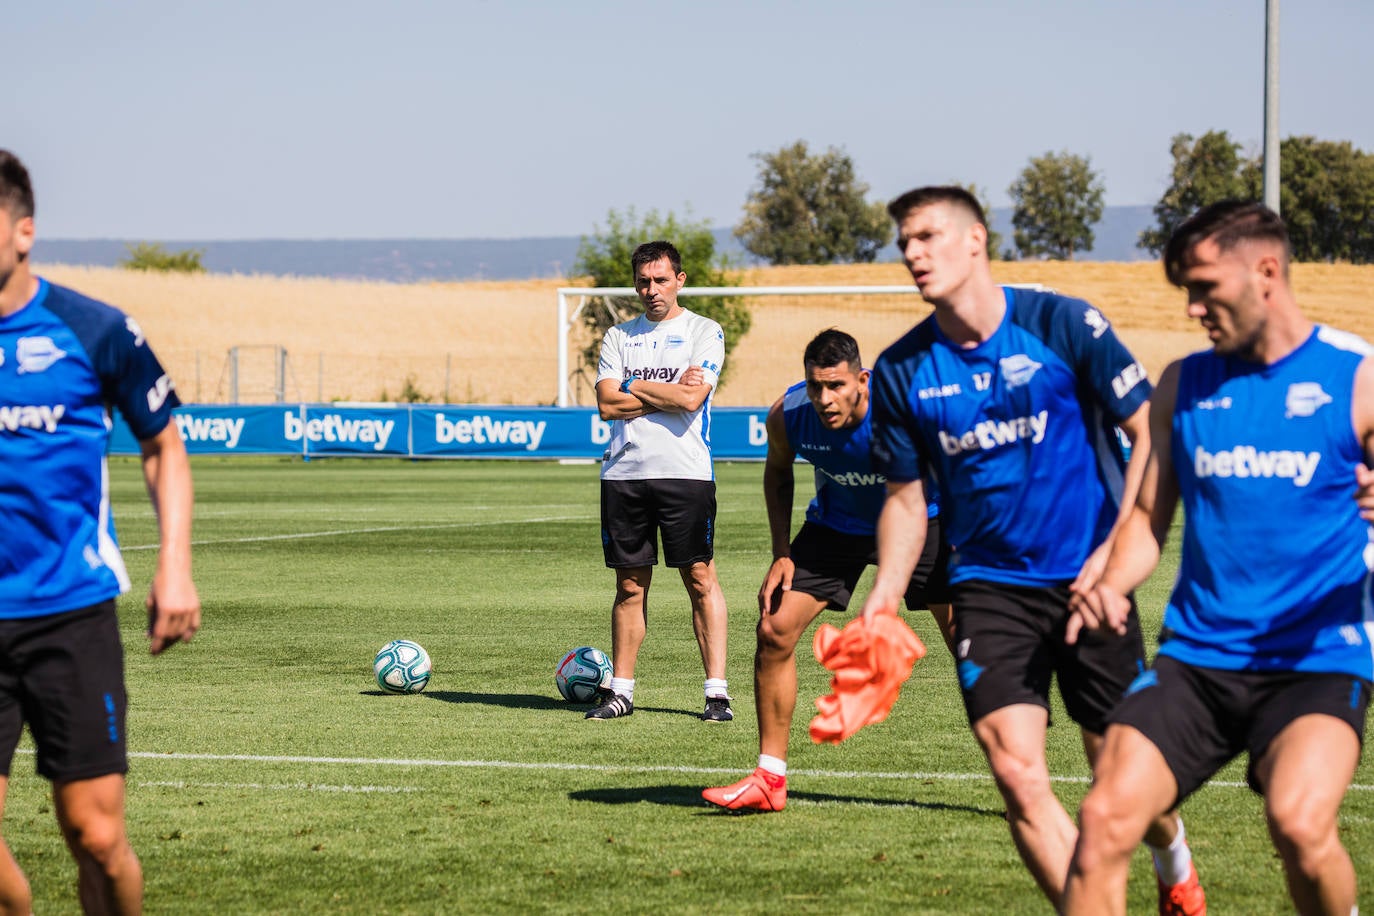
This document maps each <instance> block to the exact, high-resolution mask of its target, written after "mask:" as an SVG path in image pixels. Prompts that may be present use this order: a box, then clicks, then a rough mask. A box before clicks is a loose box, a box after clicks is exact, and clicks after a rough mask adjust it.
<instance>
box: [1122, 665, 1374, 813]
mask: <svg viewBox="0 0 1374 916" xmlns="http://www.w3.org/2000/svg"><path fill="white" fill-rule="evenodd" d="M1369 690H1370V684H1369V682H1368V681H1366V680H1364V679H1363V678H1358V677H1355V676H1353V675H1349V674H1330V673H1323V672H1311V671H1225V670H1220V669H1217V668H1199V667H1197V666H1196V665H1188V664H1185V663H1183V662H1180V661H1178V660H1177V659H1173V658H1169V657H1168V656H1167V655H1161V656H1159V657H1157V658H1156V659H1155V663H1154V667H1152V668H1151V669H1150V670H1149V671H1147V672H1146V673H1144V674H1142V675H1141V676H1140V677H1138V678H1136V680H1135V683H1133V684H1132V685H1131V687H1130V690H1129V691H1128V693H1127V695H1126V698H1125V699H1123V700H1122V701H1121V704H1120V705H1119V706H1118V707H1117V708H1116V711H1115V712H1113V713H1112V715H1111V720H1110V721H1111V723H1112V724H1114V725H1115V724H1121V725H1129V726H1131V727H1132V728H1135V729H1138V730H1139V731H1140V732H1141V734H1143V735H1144V736H1145V737H1146V738H1148V739H1150V742H1151V743H1152V744H1153V745H1154V746H1155V747H1157V748H1159V751H1160V753H1161V754H1163V755H1164V761H1165V762H1166V763H1167V764H1168V765H1169V769H1170V771H1171V772H1173V774H1174V780H1175V781H1176V782H1177V783H1178V799H1177V801H1179V802H1181V801H1183V799H1185V798H1187V797H1188V796H1189V795H1191V794H1192V793H1193V792H1195V791H1196V790H1197V789H1198V788H1199V787H1200V786H1201V785H1202V784H1203V783H1205V782H1206V781H1207V780H1208V779H1210V778H1211V777H1212V774H1214V773H1216V771H1217V770H1219V769H1221V768H1222V767H1223V766H1225V765H1226V764H1227V763H1229V762H1230V761H1231V760H1232V759H1233V758H1234V757H1236V756H1237V755H1238V754H1240V752H1241V751H1247V752H1248V753H1249V755H1250V764H1249V766H1248V767H1247V768H1246V773H1245V778H1246V781H1247V782H1249V784H1250V788H1252V789H1254V790H1255V791H1256V792H1259V793H1261V794H1263V792H1264V787H1263V786H1261V785H1260V784H1259V781H1258V779H1257V777H1256V775H1255V764H1256V763H1257V762H1258V761H1259V760H1260V759H1261V758H1262V757H1263V756H1264V752H1265V751H1266V750H1268V748H1269V744H1270V742H1272V741H1273V740H1274V739H1275V738H1276V737H1278V734H1279V732H1281V731H1283V730H1284V729H1285V728H1286V727H1288V725H1289V723H1291V722H1293V720H1295V719H1297V718H1299V717H1301V716H1306V715H1311V714H1313V713H1317V714H1321V715H1327V716H1334V717H1335V718H1337V719H1340V720H1341V721H1342V722H1345V723H1346V724H1347V725H1349V726H1350V727H1351V728H1352V729H1354V730H1355V736H1356V738H1358V739H1360V740H1361V743H1362V744H1363V738H1364V720H1365V712H1366V711H1367V710H1368V708H1369Z"/></svg>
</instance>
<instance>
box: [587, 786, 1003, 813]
mask: <svg viewBox="0 0 1374 916" xmlns="http://www.w3.org/2000/svg"><path fill="white" fill-rule="evenodd" d="M701 790H702V787H701V786H640V787H638V788H631V789H581V790H579V791H577V792H569V793H568V798H570V799H572V800H573V801H587V802H595V803H597V804H600V805H633V804H636V803H639V802H648V803H650V804H654V805H671V806H674V807H679V808H702V809H705V810H704V811H703V812H702V813H704V814H717V813H719V814H722V815H725V814H735V813H739V812H733V811H723V810H721V809H719V808H715V807H712V806H710V805H708V804H707V803H706V800H705V799H703V798H702V797H701ZM787 800H788V801H789V802H793V803H795V802H803V803H810V804H820V805H862V806H863V807H866V808H910V809H912V810H913V811H953V812H959V813H962V814H976V815H979V816H981V817H995V818H998V819H999V820H1001V819H1004V818H1005V817H1006V811H1005V810H1004V809H1001V808H978V807H974V806H973V805H951V804H947V803H945V802H923V801H914V800H911V799H899V798H865V797H863V796H860V795H833V794H830V793H828V792H794V791H789V792H788V793H787ZM743 813H748V812H743Z"/></svg>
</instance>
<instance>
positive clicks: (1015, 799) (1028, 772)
mask: <svg viewBox="0 0 1374 916" xmlns="http://www.w3.org/2000/svg"><path fill="white" fill-rule="evenodd" d="M988 766H989V768H990V769H991V770H992V777H993V779H994V780H996V782H997V788H998V789H999V790H1000V791H1001V793H1002V798H1003V799H1004V800H1005V801H1006V803H1007V816H1008V817H1010V818H1017V817H1020V816H1021V815H1022V814H1023V813H1024V812H1026V811H1029V810H1031V809H1034V808H1035V807H1037V806H1038V805H1040V804H1041V803H1043V802H1044V801H1045V799H1046V798H1048V797H1053V794H1054V793H1053V790H1052V789H1051V787H1050V774H1049V770H1048V768H1047V767H1046V765H1045V761H1044V760H1043V759H1033V758H1029V757H1023V756H1021V755H1018V754H1015V753H1012V752H1008V751H1000V752H992V753H989V755H988Z"/></svg>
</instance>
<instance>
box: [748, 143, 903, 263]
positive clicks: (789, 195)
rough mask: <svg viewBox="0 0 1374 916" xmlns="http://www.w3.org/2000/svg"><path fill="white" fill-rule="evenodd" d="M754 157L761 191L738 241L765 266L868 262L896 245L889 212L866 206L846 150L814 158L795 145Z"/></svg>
mask: <svg viewBox="0 0 1374 916" xmlns="http://www.w3.org/2000/svg"><path fill="white" fill-rule="evenodd" d="M754 158H755V159H757V160H758V161H759V174H758V185H757V186H756V187H755V188H754V190H752V191H750V192H749V199H748V200H747V201H745V204H744V218H743V219H742V220H740V223H739V225H738V226H736V227H735V237H736V238H738V239H739V240H740V242H741V243H743V245H744V247H745V248H746V249H747V250H748V251H750V252H751V253H753V254H755V255H757V256H758V257H760V258H763V259H764V260H765V261H767V262H768V263H770V264H836V263H850V262H861V263H871V262H872V261H873V260H874V259H875V258H877V256H878V252H879V251H881V250H882V248H883V246H884V245H886V244H887V243H888V242H889V241H890V240H891V239H892V221H891V220H890V219H888V216H887V210H886V208H885V207H884V205H883V204H881V203H869V202H867V201H866V200H865V199H864V196H865V195H866V194H867V193H868V185H866V184H864V183H863V182H861V181H859V180H858V178H857V177H856V176H855V174H854V162H853V161H852V160H851V159H850V158H849V156H847V155H846V154H845V153H843V152H842V151H840V150H838V149H835V148H834V147H831V148H830V149H828V150H826V151H825V152H824V153H822V154H820V155H818V156H812V155H811V154H810V153H809V152H808V151H807V147H806V141H804V140H798V141H797V142H796V143H793V144H792V145H791V146H785V147H783V148H782V149H780V150H778V151H777V152H776V153H755V154H754Z"/></svg>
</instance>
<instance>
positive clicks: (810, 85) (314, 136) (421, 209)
mask: <svg viewBox="0 0 1374 916" xmlns="http://www.w3.org/2000/svg"><path fill="white" fill-rule="evenodd" d="M1282 7H1283V9H1282V12H1283V16H1282V28H1281V35H1282V43H1281V50H1280V62H1281V86H1282V110H1281V115H1280V125H1281V133H1282V135H1283V136H1289V135H1292V134H1311V135H1314V136H1317V137H1320V138H1323V139H1329V140H1350V141H1351V142H1353V143H1354V144H1355V145H1356V146H1358V147H1360V148H1361V149H1364V150H1367V151H1371V152H1374V117H1371V114H1370V112H1371V111H1374V103H1371V101H1370V98H1369V92H1370V91H1371V87H1374V53H1371V51H1370V47H1369V42H1370V40H1371V38H1374V2H1371V0H1283V4H1282ZM3 32H4V44H5V54H4V57H5V60H6V62H7V64H8V65H9V66H8V67H7V74H8V79H9V83H10V85H9V90H8V91H7V92H5V93H4V94H3V96H0V145H3V146H5V147H8V148H10V149H12V150H13V151H15V152H17V153H18V154H19V155H20V156H21V157H22V158H24V159H25V161H26V162H27V163H28V165H29V167H30V170H31V171H32V172H33V174H34V179H35V183H36V185H37V193H38V206H39V214H38V216H39V221H38V227H39V233H40V237H48V238H97V237H114V238H136V239H163V240H168V241H175V240H179V239H186V240H190V239H206V240H213V239H238V238H379V237H401V238H512V237H523V236H540V235H580V234H586V233H590V232H592V231H593V230H594V229H595V227H596V226H598V225H600V224H604V221H605V216H606V213H607V211H608V210H609V209H611V208H615V209H625V208H627V207H630V206H635V207H636V208H637V209H639V210H640V211H641V212H642V211H644V210H646V209H649V208H657V209H659V210H660V211H664V210H672V211H675V212H677V213H679V214H681V213H683V212H685V211H686V210H687V208H689V207H690V209H691V212H692V214H693V215H694V216H695V217H696V218H702V219H706V220H708V221H710V222H711V223H712V224H713V225H720V226H729V225H734V224H735V223H736V222H737V221H738V219H739V214H740V207H741V205H742V203H743V202H744V199H745V197H746V196H747V194H748V192H749V190H750V188H751V187H752V186H753V185H754V182H755V178H756V175H757V162H756V161H755V160H754V159H752V158H751V155H752V154H754V153H757V152H761V151H772V150H776V149H778V148H780V147H782V146H784V145H786V144H789V143H791V142H792V141H794V140H798V139H804V140H806V141H807V142H808V143H809V144H810V145H811V146H812V148H813V149H815V150H821V149H824V148H826V147H829V146H837V147H840V148H842V149H843V150H844V151H846V152H847V153H848V154H849V155H850V156H851V157H852V158H853V160H854V162H855V165H856V167H857V169H858V172H859V175H860V177H861V178H862V179H863V180H864V181H866V182H867V183H868V184H869V186H870V188H871V194H872V196H873V197H875V198H881V199H887V198H889V197H891V196H893V195H895V194H897V193H899V192H901V191H903V190H905V189H906V188H908V187H911V186H914V185H917V184H923V183H929V182H945V181H948V180H951V179H954V180H959V181H964V182H969V181H972V182H975V183H977V184H978V185H979V186H980V187H982V188H983V189H984V190H985V191H986V192H987V193H988V194H989V196H990V198H991V200H992V202H993V204H994V205H995V206H1003V205H1005V204H1006V203H1007V194H1006V189H1007V186H1008V185H1010V184H1011V182H1012V181H1013V180H1014V179H1015V177H1016V175H1017V173H1018V172H1019V171H1020V170H1021V169H1022V168H1023V167H1024V166H1025V165H1026V162H1027V160H1028V159H1029V158H1030V157H1031V156H1035V155H1040V154H1042V153H1044V152H1046V151H1049V150H1068V151H1070V152H1073V153H1077V154H1080V155H1087V156H1089V157H1091V161H1092V165H1093V167H1094V169H1096V170H1097V171H1098V172H1100V173H1101V174H1102V177H1103V179H1104V181H1105V183H1106V187H1107V203H1108V204H1152V203H1154V201H1156V200H1157V199H1158V197H1159V195H1160V193H1161V192H1162V191H1163V189H1164V187H1165V186H1166V184H1167V178H1168V170H1169V166H1170V159H1169V155H1168V147H1169V140H1170V137H1171V136H1173V135H1174V134H1176V133H1180V132H1188V133H1193V134H1200V133H1203V132H1205V131H1207V130H1209V129H1214V128H1215V129H1225V130H1227V131H1229V132H1230V134H1231V136H1232V137H1233V138H1234V139H1236V140H1238V141H1239V142H1241V143H1242V144H1244V145H1245V146H1246V148H1247V149H1249V150H1254V151H1257V150H1258V149H1259V146H1260V142H1261V138H1262V133H1263V96H1262V79H1263V62H1264V0H1039V2H1023V0H964V2H960V0H940V2H936V0H904V2H897V0H848V2H840V0H793V2H787V0H694V2H680V0H657V2H635V3H629V2H623V0H561V2H535V0H527V2H521V0H506V2H486V0H448V2H443V0H436V2H418V0H394V2H380V0H364V2H359V0H270V2H269V0H238V2H228V0H206V2H198V0H131V2H124V3H108V2H96V0H73V2H66V0H42V2H29V3H21V4H13V5H12V8H9V9H7V10H6V14H5V24H4V28H3Z"/></svg>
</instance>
